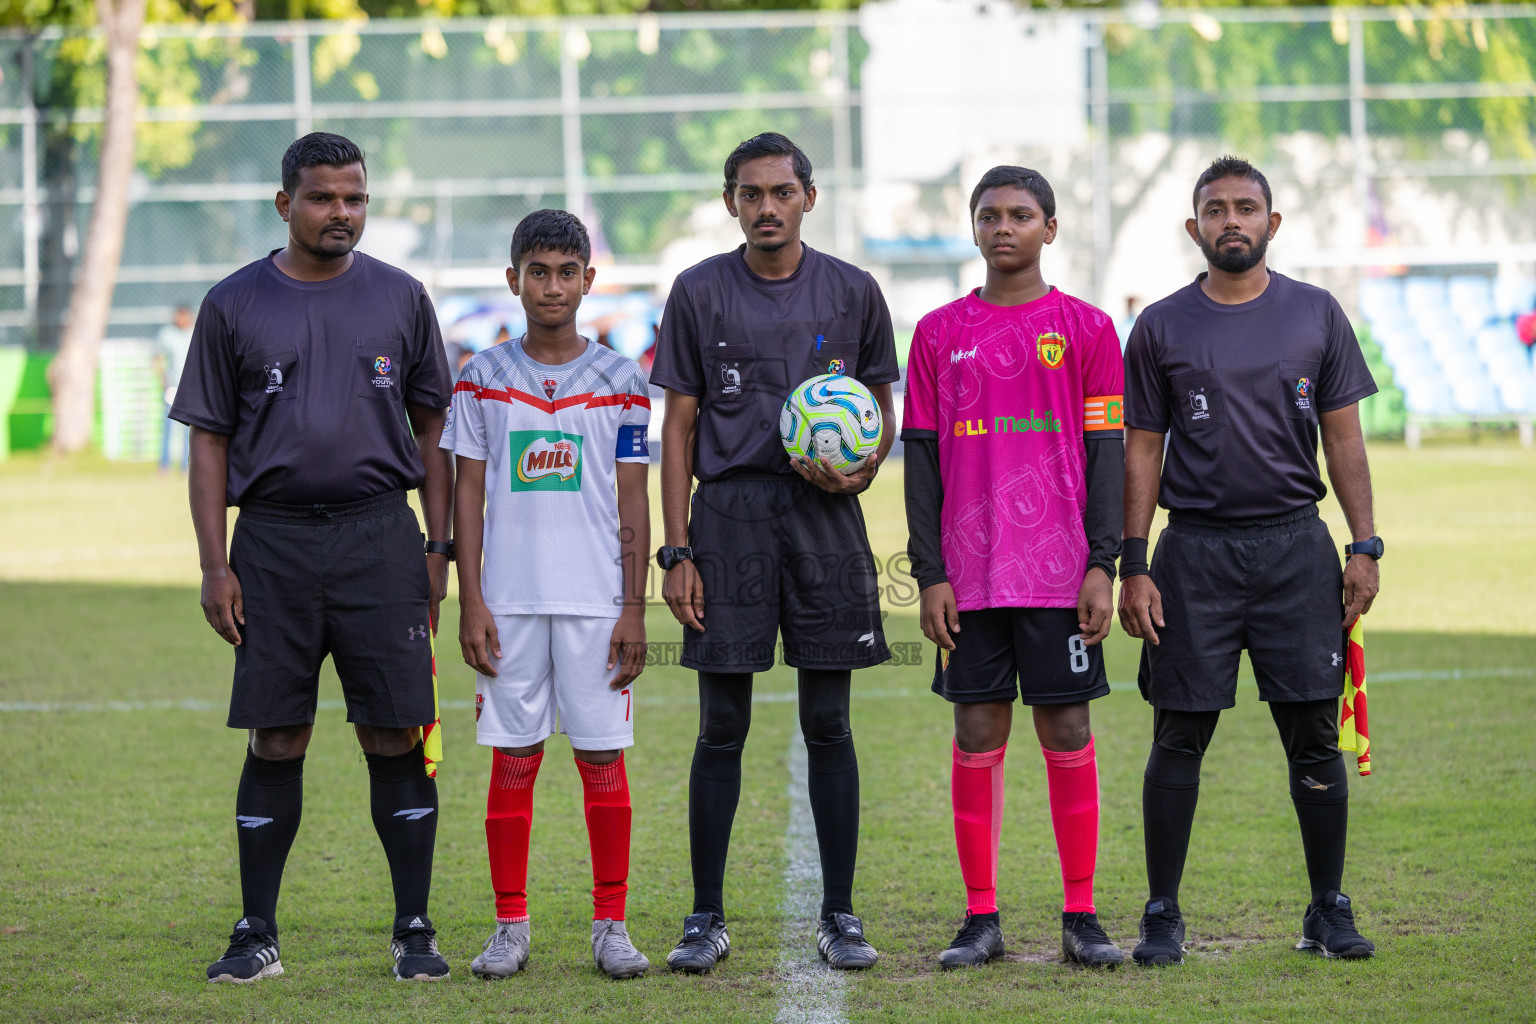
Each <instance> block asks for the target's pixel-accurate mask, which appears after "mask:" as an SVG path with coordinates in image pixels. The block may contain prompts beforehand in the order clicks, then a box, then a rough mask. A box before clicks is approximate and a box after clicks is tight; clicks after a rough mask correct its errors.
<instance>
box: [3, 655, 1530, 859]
mask: <svg viewBox="0 0 1536 1024" xmlns="http://www.w3.org/2000/svg"><path fill="white" fill-rule="evenodd" d="M1533 676H1536V667H1532V666H1529V665H1518V666H1506V667H1503V668H1467V669H1462V668H1451V669H1432V670H1415V669H1406V670H1399V671H1394V672H1371V673H1368V674H1367V675H1366V682H1367V683H1368V684H1369V683H1439V682H1453V681H1455V680H1457V679H1529V678H1531V677H1533ZM1245 685H1247V686H1253V685H1254V683H1253V680H1251V679H1249V680H1246V681H1245ZM1109 688H1110V689H1111V690H1121V691H1124V690H1135V689H1136V684H1135V683H1126V682H1117V683H1110V684H1109ZM856 692H857V693H858V695H859V696H860V697H871V698H878V699H881V700H895V699H898V698H903V697H927V696H928V695H929V693H930V691H929V690H928V688H927V687H918V688H911V687H906V686H902V687H896V688H893V689H867V690H866V689H861V690H858V691H856ZM796 699H797V695H796V693H795V692H794V691H793V690H786V691H783V692H774V691H769V692H767V693H754V694H753V695H752V703H754V704H788V703H790V702H792V701H794V700H796ZM636 703H637V704H639V705H640V706H642V707H691V706H692V705H694V704H696V703H698V698H696V697H648V696H645V695H644V694H641V695H640V696H639V697H638V698H637V699H636ZM318 707H319V709H320V710H321V711H340V710H344V709H345V708H346V703H345V702H343V701H339V700H322V701H320V703H319V705H318ZM438 707H440V708H442V709H443V710H444V711H467V710H469V709H470V708H472V707H474V704H473V703H472V702H471V701H468V700H461V699H458V698H450V699H447V700H440V701H438ZM228 708H229V704H228V702H226V701H212V700H190V699H189V700H97V701H93V700H85V701H68V700H0V714H4V713H6V712H55V713H69V714H75V713H81V712H87V713H88V712H95V711H225V710H227V709H228ZM812 838H814V835H813V836H812Z"/></svg>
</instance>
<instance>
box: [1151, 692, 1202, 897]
mask: <svg viewBox="0 0 1536 1024" xmlns="http://www.w3.org/2000/svg"><path fill="white" fill-rule="evenodd" d="M1220 718H1221V712H1220V711H1169V710H1166V709H1163V708H1156V709H1154V710H1153V712H1152V754H1151V756H1150V757H1148V758H1147V770H1146V774H1145V775H1144V776H1143V777H1142V784H1141V818H1142V828H1143V831H1144V832H1145V834H1146V847H1147V894H1148V895H1149V896H1151V897H1152V898H1154V899H1156V898H1157V897H1159V896H1162V897H1164V898H1165V899H1169V900H1173V901H1174V902H1175V903H1177V902H1178V899H1179V882H1180V881H1181V880H1182V879H1183V877H1184V858H1185V856H1186V855H1187V854H1188V853H1189V830H1190V827H1191V826H1192V825H1193V824H1194V821H1195V805H1196V804H1197V803H1198V802H1199V800H1200V762H1201V760H1202V759H1203V758H1204V757H1205V748H1206V747H1208V746H1210V744H1211V737H1212V736H1213V735H1215V733H1216V723H1217V721H1218V720H1220Z"/></svg>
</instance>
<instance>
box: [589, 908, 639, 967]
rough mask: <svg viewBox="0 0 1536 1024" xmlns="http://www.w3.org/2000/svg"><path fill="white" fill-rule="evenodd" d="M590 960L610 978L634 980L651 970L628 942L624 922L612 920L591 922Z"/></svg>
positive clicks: (631, 943)
mask: <svg viewBox="0 0 1536 1024" xmlns="http://www.w3.org/2000/svg"><path fill="white" fill-rule="evenodd" d="M592 960H593V962H595V963H596V964H597V966H598V967H601V968H602V970H603V973H604V974H606V975H608V977H610V978H636V977H639V976H640V975H642V974H644V973H645V972H646V971H648V970H650V969H651V962H650V961H649V960H647V959H646V958H645V955H644V954H643V953H641V952H640V951H639V950H638V949H636V948H635V944H634V943H633V942H630V941H629V932H628V931H626V930H625V928H624V922H623V921H615V920H613V919H612V918H604V919H603V920H601V921H593V922H592Z"/></svg>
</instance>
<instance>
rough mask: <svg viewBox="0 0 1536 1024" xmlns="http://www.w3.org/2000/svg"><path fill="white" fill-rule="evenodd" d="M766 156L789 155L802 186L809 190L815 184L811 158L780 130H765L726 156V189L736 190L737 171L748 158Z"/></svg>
mask: <svg viewBox="0 0 1536 1024" xmlns="http://www.w3.org/2000/svg"><path fill="white" fill-rule="evenodd" d="M765 156H787V157H789V158H790V163H791V164H792V165H793V166H794V168H795V177H797V178H799V179H800V187H801V188H803V189H805V190H806V191H807V192H809V191H810V190H811V186H812V185H813V184H815V182H814V181H812V180H811V158H810V157H808V156H806V155H805V153H804V151H802V150H801V149H800V147H799V146H797V145H795V144H794V143H793V142H791V141H789V139H788V138H786V137H785V136H783V135H780V134H779V133H778V132H763V134H761V135H754V136H752V137H751V138H750V139H747V140H746V141H745V142H742V143H739V144H738V145H737V146H736V148H735V149H733V150H731V155H730V156H728V157H726V158H725V191H726V192H728V193H730V192H735V191H736V172H738V171H740V170H741V165H742V164H744V163H746V162H747V161H748V160H757V159H759V158H760V157H765Z"/></svg>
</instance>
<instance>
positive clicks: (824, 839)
mask: <svg viewBox="0 0 1536 1024" xmlns="http://www.w3.org/2000/svg"><path fill="white" fill-rule="evenodd" d="M851 681H852V673H851V672H849V671H847V670H843V671H826V670H822V669H800V670H799V691H800V692H799V698H800V731H801V732H802V733H803V734H804V736H805V751H806V767H807V772H806V775H807V780H806V781H807V789H808V790H809V792H810V803H811V815H812V817H813V818H814V819H815V821H816V841H817V846H818V847H819V848H820V852H821V876H822V910H821V912H822V916H823V917H825V916H826V915H827V914H830V913H833V912H840V913H845V914H851V913H853V873H854V865H855V861H856V859H857V857H858V845H859V762H858V757H857V755H856V754H855V752H854V747H853V731H852V729H851V728H850V727H849V722H848V704H849V689H850V683H851ZM751 727H752V675H751V673H749V672H700V673H699V739H698V743H697V744H696V745H695V747H694V752H693V771H692V773H691V776H690V778H689V783H688V839H689V847H690V850H691V853H692V860H693V911H694V913H714V914H719V915H720V916H721V917H724V916H725V910H724V888H725V861H726V855H727V854H728V852H729V850H730V843H731V826H732V823H733V822H734V821H735V819H736V805H737V803H738V802H739V800H740V799H741V751H742V748H743V747H744V746H745V745H746V742H747V733H748V731H749V730H750V729H751Z"/></svg>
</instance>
